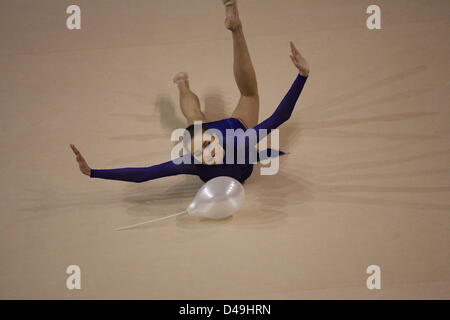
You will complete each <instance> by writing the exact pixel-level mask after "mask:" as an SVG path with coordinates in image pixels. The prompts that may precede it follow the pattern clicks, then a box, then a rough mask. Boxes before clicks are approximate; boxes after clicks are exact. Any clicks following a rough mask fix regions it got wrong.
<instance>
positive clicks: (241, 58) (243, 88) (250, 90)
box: [224, 0, 259, 128]
mask: <svg viewBox="0 0 450 320" xmlns="http://www.w3.org/2000/svg"><path fill="white" fill-rule="evenodd" d="M224 3H225V4H226V7H225V10H226V19H225V26H226V27H227V28H228V29H229V30H231V32H232V34H233V59H234V63H233V71H234V78H235V80H236V84H237V86H238V88H239V91H240V93H241V97H240V99H239V102H238V105H237V107H236V109H235V110H234V112H233V114H232V117H234V118H238V119H240V120H242V121H243V122H244V123H245V125H246V126H247V127H248V128H251V127H254V126H255V125H257V124H258V116H259V94H258V84H257V81H256V74H255V70H254V68H253V64H252V60H251V58H250V53H249V51H248V47H247V42H246V40H245V36H244V32H243V30H242V23H241V20H240V18H239V12H238V8H237V2H236V1H226V0H224Z"/></svg>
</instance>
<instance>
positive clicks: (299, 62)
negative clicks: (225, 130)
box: [253, 42, 309, 141]
mask: <svg viewBox="0 0 450 320" xmlns="http://www.w3.org/2000/svg"><path fill="white" fill-rule="evenodd" d="M290 44H291V51H292V52H291V59H292V62H293V63H294V65H295V66H296V67H297V69H298V70H299V73H298V75H297V78H296V79H295V81H294V83H293V84H292V86H291V88H290V89H289V91H288V92H287V93H286V95H285V96H284V98H283V100H282V101H281V103H280V104H279V105H278V107H277V108H276V110H275V111H274V113H273V114H272V115H271V116H270V117H269V118H267V119H266V120H264V121H262V122H261V123H259V124H258V125H256V126H255V127H253V129H254V130H256V134H257V136H258V141H259V140H261V139H262V138H264V137H265V136H266V134H264V133H262V132H260V131H259V129H266V130H267V134H269V133H270V130H272V129H276V128H278V127H279V126H280V125H281V124H283V123H284V122H286V121H287V120H288V119H289V118H290V117H291V114H292V112H293V111H294V107H295V105H296V103H297V100H298V98H299V97H300V93H301V92H302V89H303V87H304V85H305V82H306V79H308V75H309V65H308V63H307V61H306V60H305V58H304V57H303V56H302V55H301V54H300V52H299V51H298V50H297V48H296V47H295V45H294V44H293V43H292V42H291V43H290Z"/></svg>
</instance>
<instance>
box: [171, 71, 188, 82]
mask: <svg viewBox="0 0 450 320" xmlns="http://www.w3.org/2000/svg"><path fill="white" fill-rule="evenodd" d="M187 80H188V74H187V73H186V72H179V73H177V75H176V76H175V77H174V78H173V82H175V83H177V84H178V83H179V82H181V81H187Z"/></svg>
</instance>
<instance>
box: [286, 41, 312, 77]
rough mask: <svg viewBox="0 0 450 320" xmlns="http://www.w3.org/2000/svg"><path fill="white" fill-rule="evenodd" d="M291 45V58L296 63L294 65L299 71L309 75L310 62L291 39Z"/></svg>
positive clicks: (303, 74) (305, 75)
mask: <svg viewBox="0 0 450 320" xmlns="http://www.w3.org/2000/svg"><path fill="white" fill-rule="evenodd" d="M289 44H290V45H291V60H292V62H293V63H294V65H295V66H296V67H297V69H298V71H299V73H300V74H301V75H302V76H304V77H307V76H308V74H309V64H308V61H306V59H305V58H304V57H303V56H302V55H301V54H300V51H298V49H297V48H296V47H295V45H294V43H293V42H292V41H291V42H289Z"/></svg>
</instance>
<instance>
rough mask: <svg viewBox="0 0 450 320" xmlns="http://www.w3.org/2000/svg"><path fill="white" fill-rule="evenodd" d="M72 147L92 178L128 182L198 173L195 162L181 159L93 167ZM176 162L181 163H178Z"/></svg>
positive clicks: (83, 169) (85, 170) (84, 169)
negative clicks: (157, 162) (154, 162)
mask: <svg viewBox="0 0 450 320" xmlns="http://www.w3.org/2000/svg"><path fill="white" fill-rule="evenodd" d="M71 148H72V150H73V151H74V153H75V155H76V159H77V162H78V165H79V167H80V171H81V172H82V173H83V174H85V175H88V176H90V177H91V178H101V179H108V180H120V181H128V182H144V181H149V180H153V179H158V178H162V177H168V176H174V175H178V174H192V175H197V167H196V166H195V164H193V163H192V164H189V163H180V162H181V161H176V160H174V161H168V162H164V163H161V164H158V165H154V166H150V167H142V168H119V169H91V168H90V167H89V166H88V164H87V162H86V160H85V159H84V157H83V156H82V155H81V153H80V152H79V151H78V149H76V147H75V146H74V145H71ZM189 156H190V155H185V156H183V157H189ZM177 160H180V159H177ZM175 162H176V163H180V164H176V163H175Z"/></svg>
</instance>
